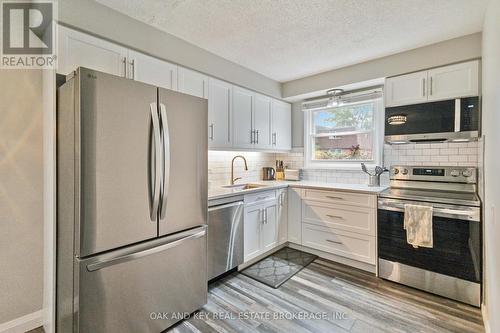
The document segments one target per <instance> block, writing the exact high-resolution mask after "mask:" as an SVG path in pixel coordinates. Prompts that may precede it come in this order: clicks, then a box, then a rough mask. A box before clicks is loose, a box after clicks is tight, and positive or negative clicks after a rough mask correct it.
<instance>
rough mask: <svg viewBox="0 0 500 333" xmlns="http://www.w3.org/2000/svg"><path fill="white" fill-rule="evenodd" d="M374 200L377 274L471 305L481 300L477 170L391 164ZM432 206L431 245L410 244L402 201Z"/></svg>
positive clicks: (479, 211)
mask: <svg viewBox="0 0 500 333" xmlns="http://www.w3.org/2000/svg"><path fill="white" fill-rule="evenodd" d="M390 179H391V183H390V188H389V189H387V190H385V191H384V192H382V193H380V196H379V199H378V222H377V223H378V230H377V233H378V258H379V259H378V264H379V266H378V269H379V276H380V277H381V278H384V279H387V280H391V281H395V282H398V283H401V284H404V285H408V286H411V287H414V288H417V289H422V290H425V291H428V292H431V293H434V294H438V295H441V296H444V297H448V298H452V299H455V300H458V301H461V302H464V303H468V304H471V305H474V306H479V305H480V302H481V275H482V273H481V272H482V263H481V258H482V254H481V253H482V252H481V249H482V236H481V234H482V231H481V230H482V227H481V202H480V200H479V197H478V195H477V169H476V168H471V167H421V166H415V167H411V166H393V167H391V170H390ZM407 204H414V205H421V206H432V207H433V215H432V232H433V247H432V248H425V247H417V248H415V247H413V246H412V245H410V244H408V243H407V241H406V231H405V230H404V228H403V221H404V211H405V205H407Z"/></svg>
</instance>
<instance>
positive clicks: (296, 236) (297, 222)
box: [287, 187, 302, 244]
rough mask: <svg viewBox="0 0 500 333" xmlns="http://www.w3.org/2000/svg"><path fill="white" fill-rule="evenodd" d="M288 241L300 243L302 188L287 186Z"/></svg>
mask: <svg viewBox="0 0 500 333" xmlns="http://www.w3.org/2000/svg"><path fill="white" fill-rule="evenodd" d="M287 199H288V241H289V242H293V243H295V244H301V243H302V190H301V189H300V188H291V187H289V188H288V198H287Z"/></svg>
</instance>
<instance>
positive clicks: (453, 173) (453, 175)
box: [450, 169, 460, 177]
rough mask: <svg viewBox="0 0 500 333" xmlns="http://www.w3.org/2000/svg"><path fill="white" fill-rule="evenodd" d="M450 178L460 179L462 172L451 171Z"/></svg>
mask: <svg viewBox="0 0 500 333" xmlns="http://www.w3.org/2000/svg"><path fill="white" fill-rule="evenodd" d="M450 176H452V177H458V176H460V170H456V169H454V170H451V171H450Z"/></svg>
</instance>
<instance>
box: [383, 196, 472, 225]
mask: <svg viewBox="0 0 500 333" xmlns="http://www.w3.org/2000/svg"><path fill="white" fill-rule="evenodd" d="M409 203H410V202H409ZM411 204H416V205H418V203H414V202H411ZM404 205H405V204H404V203H401V202H384V201H382V200H379V203H378V209H381V210H390V211H395V212H404V210H405V209H404ZM422 206H425V205H422ZM432 213H433V215H435V216H440V217H448V218H457V219H466V220H468V221H477V222H479V221H480V210H479V208H476V207H474V208H471V209H468V210H461V209H453V208H447V207H439V206H435V205H434V206H432Z"/></svg>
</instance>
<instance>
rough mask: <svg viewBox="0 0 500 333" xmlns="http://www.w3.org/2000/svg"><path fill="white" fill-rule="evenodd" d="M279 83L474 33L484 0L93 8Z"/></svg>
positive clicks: (175, 1)
mask: <svg viewBox="0 0 500 333" xmlns="http://www.w3.org/2000/svg"><path fill="white" fill-rule="evenodd" d="M96 1H97V2H99V3H101V4H104V5H106V6H108V7H111V8H114V9H116V10H118V11H120V12H122V13H124V14H126V15H128V16H131V17H133V18H135V19H138V20H140V21H143V22H145V23H147V24H150V25H152V26H155V27H157V28H159V29H161V30H163V31H166V32H168V33H170V34H172V35H175V36H177V37H179V38H182V39H184V40H186V41H188V42H190V43H192V44H195V45H197V46H199V47H201V48H203V49H206V50H208V51H210V52H212V53H214V54H217V55H219V56H221V57H223V58H225V59H228V60H231V61H233V62H236V63H238V64H240V65H242V66H244V67H247V68H249V69H251V70H254V71H256V72H258V73H261V74H263V75H265V76H267V77H270V78H272V79H275V80H277V81H280V82H284V81H289V80H292V79H296V78H300V77H304V76H308V75H311V74H316V73H320V72H323V71H327V70H331V69H335V68H339V67H343V66H347V65H351V64H355V63H359V62H363V61H366V60H370V59H375V58H378V57H382V56H386V55H390V54H394V53H398V52H401V51H404V50H409V49H412V48H416V47H420V46H424V45H428V44H432V43H436V42H439V41H443V40H446V39H451V38H454V37H458V36H462V35H467V34H471V33H474V32H478V31H481V28H482V24H483V16H484V12H485V7H486V3H487V0H96Z"/></svg>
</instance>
